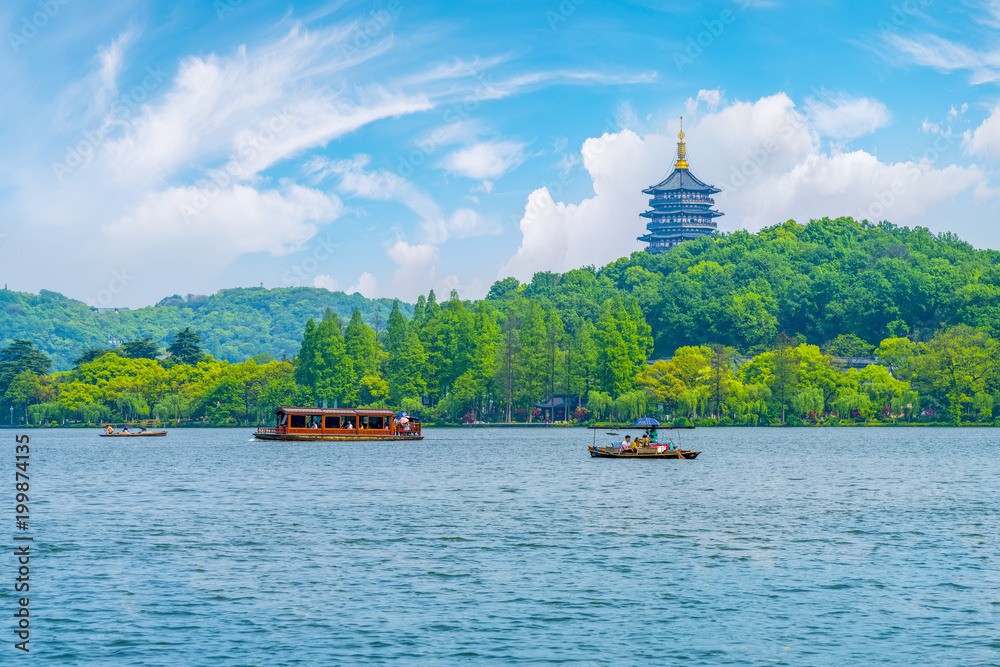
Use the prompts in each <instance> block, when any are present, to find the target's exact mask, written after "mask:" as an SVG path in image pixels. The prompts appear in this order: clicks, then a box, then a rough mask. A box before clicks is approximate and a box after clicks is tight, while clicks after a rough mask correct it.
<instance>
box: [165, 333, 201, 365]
mask: <svg viewBox="0 0 1000 667" xmlns="http://www.w3.org/2000/svg"><path fill="white" fill-rule="evenodd" d="M167 352H168V353H169V354H170V356H171V358H172V359H174V360H175V361H177V362H178V363H181V364H192V365H193V364H197V363H198V362H199V361H201V360H202V359H204V358H205V353H204V352H202V350H201V336H200V335H198V334H197V333H195V332H194V331H191V327H184V328H183V329H181V330H179V331H177V333H175V334H174V335H173V336H171V337H170V345H168V346H167Z"/></svg>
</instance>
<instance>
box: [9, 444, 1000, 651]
mask: <svg viewBox="0 0 1000 667" xmlns="http://www.w3.org/2000/svg"><path fill="white" fill-rule="evenodd" d="M29 433H30V435H31V457H32V458H31V470H30V472H31V484H32V493H31V501H32V502H31V518H32V531H33V533H34V535H35V542H34V544H33V547H32V549H33V552H34V553H33V559H32V563H31V565H32V570H31V579H32V581H31V613H32V616H31V619H32V630H33V632H32V637H31V644H30V646H31V648H32V652H31V654H30V656H24V658H23V661H24V662H25V664H27V663H28V662H31V663H35V662H37V663H40V664H41V663H46V664H49V663H51V664H94V665H112V664H143V665H265V664H266V665H296V664H298V665H305V664H359V663H362V664H363V663H372V664H386V663H393V664H405V665H410V664H451V663H461V662H475V663H483V662H492V663H496V664H510V663H558V662H565V663H574V664H595V665H611V664H616V665H617V664H656V665H659V664H675V663H678V664H679V663H683V664H686V665H719V664H747V665H876V664H886V665H914V664H942V665H997V664H1000V430H997V429H981V430H974V429H961V430H957V429H956V430H952V429H903V428H900V429H888V428H885V429H861V428H853V429H827V430H821V429H804V428H800V429H721V428H719V429H700V430H696V431H689V432H685V433H684V435H683V446H684V447H685V448H692V449H699V450H702V451H703V454H702V455H701V456H700V457H699V458H698V459H697V460H696V461H636V460H613V459H611V460H608V459H591V458H590V457H589V456H588V455H587V452H586V450H585V447H586V445H587V444H589V443H590V442H591V437H592V435H591V433H590V432H588V431H585V430H583V429H572V430H571V429H556V428H553V429H513V430H506V429H479V430H459V429H432V428H428V429H427V430H426V435H427V439H426V440H424V441H423V442H420V443H365V444H354V443H351V444H348V443H321V444H295V443H267V442H250V441H249V440H250V431H249V430H174V431H172V432H171V433H170V435H169V436H168V437H167V438H165V439H146V440H142V441H139V440H132V441H129V442H122V441H121V440H110V439H102V438H98V437H97V433H96V431H95V432H82V431H70V430H49V431H31V432H29ZM0 438H4V439H5V440H7V444H6V445H5V446H4V448H3V451H5V452H7V453H8V455H6V456H4V457H3V459H4V463H3V464H2V465H4V466H6V467H7V468H8V470H5V471H3V472H2V475H3V477H4V478H8V479H9V478H12V477H13V473H12V471H13V462H12V459H13V433H12V432H10V431H0ZM600 439H601V440H603V441H605V442H610V441H611V440H612V438H611V437H609V436H605V435H603V433H602V434H601V436H600ZM8 486H9V485H5V487H4V490H3V493H4V494H8V495H10V494H11V493H12V491H11V490H10V489H8ZM10 504H11V503H10V499H8V500H5V505H8V506H9V505H10ZM4 512H5V516H8V520H9V521H11V522H13V516H12V512H11V508H10V507H7V509H5V510H4ZM11 532H13V531H11ZM7 534H8V535H10V533H7ZM4 539H5V540H6V543H7V545H8V547H9V545H10V544H12V543H11V541H10V539H9V537H6V538H4ZM10 551H11V549H10V548H6V549H5V552H7V553H9V552H10ZM14 567H15V566H14V564H13V558H12V557H10V556H4V557H3V558H0V608H2V609H3V610H7V611H4V612H3V613H2V614H0V617H2V618H6V619H7V620H6V621H4V622H0V637H3V638H4V641H3V643H2V644H0V662H2V663H4V664H8V663H9V664H13V662H14V660H13V657H18V658H21V656H20V655H15V654H20V652H19V651H15V650H14V649H13V647H12V644H13V641H14V639H13V638H12V637H13V635H12V634H11V632H10V629H11V628H12V627H13V623H12V621H11V616H10V615H9V614H10V613H11V612H12V610H13V607H14V599H13V595H12V592H11V586H12V582H13V578H14Z"/></svg>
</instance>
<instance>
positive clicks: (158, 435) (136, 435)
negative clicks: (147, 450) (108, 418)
mask: <svg viewBox="0 0 1000 667" xmlns="http://www.w3.org/2000/svg"><path fill="white" fill-rule="evenodd" d="M166 434H167V432H166V431H148V432H146V433H98V435H99V436H101V437H102V438H162V437H163V436H165V435H166Z"/></svg>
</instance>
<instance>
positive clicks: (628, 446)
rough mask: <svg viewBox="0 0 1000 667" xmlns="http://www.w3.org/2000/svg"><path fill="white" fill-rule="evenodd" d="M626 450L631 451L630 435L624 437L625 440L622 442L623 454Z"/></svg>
mask: <svg viewBox="0 0 1000 667" xmlns="http://www.w3.org/2000/svg"><path fill="white" fill-rule="evenodd" d="M626 449H632V436H630V435H626V436H625V440H624V441H623V442H622V446H621V451H623V452H624V451H625V450H626Z"/></svg>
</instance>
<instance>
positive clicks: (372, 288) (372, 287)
mask: <svg viewBox="0 0 1000 667" xmlns="http://www.w3.org/2000/svg"><path fill="white" fill-rule="evenodd" d="M346 291H347V293H348V294H354V293H355V292H356V293H358V294H360V295H361V296H365V297H368V298H369V299H374V298H377V297H378V280H377V279H376V278H375V276H373V275H372V274H370V273H368V272H367V271H365V272H363V273H362V274H361V275H360V276H358V282H357V284H356V285H351V286H350V287H348V288H347V290H346Z"/></svg>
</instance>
